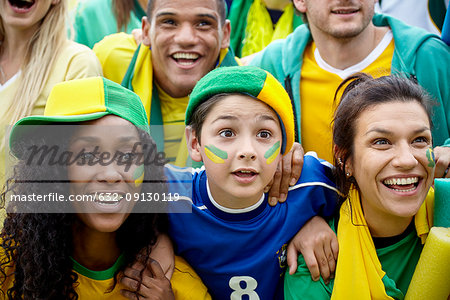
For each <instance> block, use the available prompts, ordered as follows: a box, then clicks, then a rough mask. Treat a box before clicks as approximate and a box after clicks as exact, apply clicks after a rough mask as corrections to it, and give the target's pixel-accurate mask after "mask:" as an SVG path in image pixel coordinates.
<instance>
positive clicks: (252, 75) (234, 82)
mask: <svg viewBox="0 0 450 300" xmlns="http://www.w3.org/2000/svg"><path fill="white" fill-rule="evenodd" d="M266 78H267V73H266V72H265V71H263V70H261V69H260V68H255V67H234V68H226V69H216V70H213V71H211V72H209V73H208V74H206V75H205V76H204V77H203V78H202V79H200V81H199V82H198V83H197V84H196V85H195V88H194V89H193V90H192V93H191V95H190V97H189V104H188V106H187V108H186V118H185V123H186V125H187V124H189V123H190V121H191V116H192V113H193V112H194V111H195V109H196V108H197V106H199V105H200V104H201V103H202V102H204V101H206V100H208V99H209V98H211V97H212V96H214V95H217V94H221V93H244V94H249V95H251V96H253V97H255V98H257V97H258V95H259V93H260V92H261V90H262V89H263V87H264V83H265V81H266Z"/></svg>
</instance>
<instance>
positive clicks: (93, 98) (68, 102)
mask: <svg viewBox="0 0 450 300" xmlns="http://www.w3.org/2000/svg"><path fill="white" fill-rule="evenodd" d="M87 84H89V86H92V88H89V86H88V85H87ZM93 91H98V94H93ZM61 99H64V101H61ZM105 111H106V105H105V93H104V89H103V79H102V78H100V77H95V78H94V77H93V78H89V79H87V81H83V82H70V84H69V85H67V84H65V85H59V86H57V87H55V88H54V89H53V90H52V91H51V93H50V96H49V97H48V102H47V105H46V107H45V111H44V116H73V115H83V114H90V113H95V112H105Z"/></svg>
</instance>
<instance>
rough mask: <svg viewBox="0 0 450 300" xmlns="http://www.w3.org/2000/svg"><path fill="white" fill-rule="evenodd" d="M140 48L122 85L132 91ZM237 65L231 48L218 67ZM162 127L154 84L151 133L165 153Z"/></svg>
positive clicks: (159, 106) (158, 101)
mask: <svg viewBox="0 0 450 300" xmlns="http://www.w3.org/2000/svg"><path fill="white" fill-rule="evenodd" d="M140 47H141V45H139V46H138V47H137V49H136V50H135V52H134V55H133V58H132V59H131V61H130V64H129V65H128V69H127V72H126V74H125V76H124V78H123V80H122V83H121V84H122V86H124V87H126V88H128V89H129V90H131V91H134V88H133V84H132V81H133V76H134V70H135V69H136V60H137V57H138V53H139V49H140ZM237 65H238V63H237V61H236V59H235V58H234V52H233V50H232V49H231V48H229V49H228V52H227V54H226V55H225V57H224V58H223V60H222V62H221V63H220V64H219V62H217V67H231V66H237ZM162 125H164V124H163V118H162V113H161V103H160V100H159V96H158V89H157V88H156V86H155V83H153V90H152V103H151V110H150V133H151V136H152V138H153V140H154V141H155V143H156V146H157V149H158V151H163V149H164V128H163V126H162Z"/></svg>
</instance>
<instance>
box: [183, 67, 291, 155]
mask: <svg viewBox="0 0 450 300" xmlns="http://www.w3.org/2000/svg"><path fill="white" fill-rule="evenodd" d="M222 93H239V94H244V95H248V96H252V97H255V98H257V99H259V100H261V101H262V102H264V103H265V104H267V105H268V106H270V107H271V108H272V109H273V110H274V111H275V112H276V113H277V115H278V118H279V120H280V124H281V130H282V133H283V141H282V145H281V153H282V154H283V155H284V154H286V153H287V152H289V151H290V150H291V148H292V145H293V143H294V139H295V129H294V128H295V127H294V113H293V110H292V104H291V99H290V98H289V95H288V94H287V92H286V91H285V89H284V88H283V86H282V85H281V84H280V83H279V82H278V81H277V80H276V79H275V77H273V76H272V75H271V74H270V73H268V72H266V71H264V70H262V69H260V68H257V67H251V66H245V67H243V66H240V67H223V68H217V69H214V70H212V71H211V72H209V73H208V74H206V75H205V76H204V77H203V78H202V79H200V80H199V81H198V82H197V84H196V85H195V87H194V89H193V90H192V93H191V95H190V98H189V104H188V107H187V109H186V124H189V123H190V121H191V117H192V114H193V113H194V111H195V110H196V108H197V107H198V106H199V105H200V104H201V103H203V102H205V101H207V100H208V99H210V98H211V97H212V96H214V95H217V94H222Z"/></svg>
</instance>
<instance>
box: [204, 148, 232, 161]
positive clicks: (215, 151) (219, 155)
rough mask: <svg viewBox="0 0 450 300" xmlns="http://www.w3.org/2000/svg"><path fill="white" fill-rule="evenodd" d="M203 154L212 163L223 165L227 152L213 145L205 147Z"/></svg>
mask: <svg viewBox="0 0 450 300" xmlns="http://www.w3.org/2000/svg"><path fill="white" fill-rule="evenodd" d="M205 154H206V156H207V157H208V158H209V159H210V160H211V161H212V162H214V163H216V164H223V163H224V162H225V159H227V158H228V153H227V152H225V151H223V150H220V149H219V148H217V147H216V146H213V145H208V146H205Z"/></svg>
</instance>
